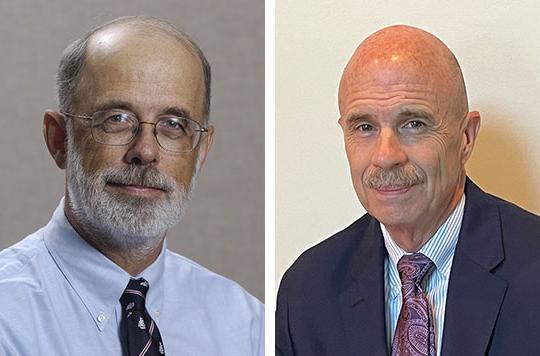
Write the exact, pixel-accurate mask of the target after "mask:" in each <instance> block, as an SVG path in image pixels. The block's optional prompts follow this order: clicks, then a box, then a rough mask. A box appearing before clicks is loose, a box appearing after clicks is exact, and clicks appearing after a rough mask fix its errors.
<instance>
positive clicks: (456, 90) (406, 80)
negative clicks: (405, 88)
mask: <svg viewBox="0 0 540 356" xmlns="http://www.w3.org/2000/svg"><path fill="white" fill-rule="evenodd" d="M400 84H412V85H419V86H425V87H429V89H430V90H432V91H433V95H434V96H435V98H436V99H437V101H440V103H441V105H448V107H441V108H440V109H441V110H442V111H443V112H446V113H448V114H450V115H451V116H454V115H455V116H457V117H460V118H461V117H463V115H464V114H465V113H467V111H468V103H467V94H466V90H465V84H464V81H463V75H462V73H461V69H460V67H459V64H458V62H457V60H456V58H455V56H454V55H453V53H452V52H451V51H450V49H449V48H448V47H447V46H446V45H445V44H444V43H443V42H442V41H441V40H439V39H438V38H437V37H435V36H433V35H432V34H430V33H428V32H426V31H423V30H421V29H418V28H415V27H410V26H403V25H398V26H391V27H387V28H384V29H382V30H379V31H377V32H375V33H373V34H372V35H371V36H369V37H368V38H366V39H365V40H364V41H363V42H362V43H361V44H360V45H359V46H358V48H357V49H356V51H355V52H354V54H353V56H352V57H351V59H350V60H349V62H348V63H347V66H346V67H345V70H344V72H343V76H342V78H341V82H340V86H339V108H340V113H341V115H342V116H343V115H345V111H346V110H347V108H346V104H347V97H349V96H350V94H351V93H352V92H355V91H357V90H359V89H361V88H367V87H369V88H372V89H373V90H375V91H377V90H384V88H385V87H386V86H392V85H400Z"/></svg>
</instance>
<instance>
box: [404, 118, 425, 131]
mask: <svg viewBox="0 0 540 356" xmlns="http://www.w3.org/2000/svg"><path fill="white" fill-rule="evenodd" d="M425 126H426V124H425V123H424V122H422V121H420V120H411V121H409V122H407V123H406V124H405V125H403V128H406V129H413V130H418V129H422V128H424V127H425Z"/></svg>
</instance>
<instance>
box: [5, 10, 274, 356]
mask: <svg viewBox="0 0 540 356" xmlns="http://www.w3.org/2000/svg"><path fill="white" fill-rule="evenodd" d="M57 78H58V82H57V89H58V92H57V94H58V99H59V108H58V110H48V111H47V112H46V113H45V115H44V120H43V133H44V138H45V143H46V145H47V148H48V150H49V152H50V154H51V156H52V158H53V160H54V162H55V163H56V165H57V166H58V167H59V168H60V169H65V170H66V179H65V187H66V189H65V196H64V198H62V200H61V201H60V203H59V205H58V207H57V208H56V211H55V212H54V214H53V217H52V219H51V221H50V222H49V223H48V224H47V226H45V227H44V228H42V229H40V230H39V231H37V232H35V233H34V234H32V235H30V236H28V237H26V238H25V239H24V240H22V241H21V242H19V243H18V244H16V245H14V246H12V247H10V248H8V249H6V250H4V251H2V252H1V253H0V305H1V306H2V307H1V308H0V355H19V356H30V355H55V356H73V355H126V356H133V355H134V356H142V355H231V356H233V355H234V356H236V355H263V354H264V341H263V340H264V327H263V314H264V313H263V306H262V305H261V303H260V302H259V301H258V300H256V299H255V298H253V297H252V296H251V295H249V294H248V293H247V292H246V291H244V289H242V288H241V287H240V286H239V285H237V284H236V283H234V282H232V281H230V280H228V279H226V278H223V277H221V276H218V275H216V274H214V273H212V272H210V271H208V270H207V269H205V268H204V267H202V266H200V265H198V264H197V263H195V262H193V261H190V260H188V259H187V258H185V257H182V256H180V255H178V254H176V253H173V252H171V251H169V250H168V249H167V246H166V241H165V235H166V233H167V230H168V229H169V228H171V227H172V226H174V225H175V224H177V223H179V222H180V220H181V218H182V215H183V212H184V210H185V207H186V203H187V201H188V200H189V199H190V198H191V195H192V192H193V187H194V185H195V180H196V178H197V175H198V173H199V171H200V169H201V167H202V166H203V164H204V162H205V159H206V157H207V154H208V152H209V149H210V146H211V143H212V135H213V132H214V128H213V126H212V125H210V123H209V120H208V114H209V108H210V67H209V65H208V63H207V61H206V59H205V57H204V55H203V53H202V52H201V50H200V49H199V47H198V46H197V45H196V44H195V43H194V42H192V41H191V40H190V39H189V38H188V37H187V36H186V35H185V34H183V33H182V32H180V31H178V30H176V29H175V28H174V27H173V26H172V25H170V24H168V23H166V22H164V21H162V20H159V19H156V18H151V17H124V18H120V19H117V20H114V21H112V22H110V23H107V24H105V25H102V26H99V27H98V28H96V29H94V30H92V31H90V32H89V33H87V34H85V35H84V36H83V37H82V38H81V39H78V40H76V41H75V42H73V43H72V44H71V45H70V46H68V48H67V49H66V50H65V51H64V54H63V56H62V60H61V63H60V67H59V70H58V76H57Z"/></svg>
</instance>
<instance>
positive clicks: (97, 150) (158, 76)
mask: <svg viewBox="0 0 540 356" xmlns="http://www.w3.org/2000/svg"><path fill="white" fill-rule="evenodd" d="M146 36H147V37H145V35H140V36H133V35H130V34H129V32H127V33H126V32H124V31H122V30H121V29H120V30H117V31H115V30H108V31H107V33H106V35H104V36H99V35H98V36H96V38H95V39H93V40H92V42H91V44H90V46H89V50H88V55H87V61H86V67H85V68H84V69H83V76H82V80H81V82H80V84H79V87H78V90H77V92H76V95H75V100H74V105H73V107H74V110H73V111H74V114H78V115H92V114H93V113H94V112H96V111H100V110H105V109H121V110H124V111H127V112H130V113H133V114H134V115H136V117H137V118H138V119H139V121H144V122H152V123H155V122H156V121H157V120H158V119H159V118H160V117H162V116H164V115H171V114H177V113H180V112H181V113H184V114H182V116H185V115H187V116H188V117H189V118H191V119H193V120H196V121H198V122H199V123H201V125H203V124H204V123H203V99H204V87H203V79H202V68H201V65H200V63H199V60H198V59H197V58H196V57H195V55H193V54H192V53H191V51H190V50H189V49H187V48H186V47H185V46H183V45H181V44H179V42H178V41H176V40H173V39H171V38H168V37H166V36H163V35H160V36H157V37H158V38H156V36H155V35H154V36H149V35H146ZM72 120H74V121H73V122H72V127H73V135H72V140H70V145H69V146H71V147H68V164H67V176H68V182H67V184H68V193H69V194H68V195H69V200H70V201H71V204H72V205H73V207H74V209H73V210H74V212H75V213H76V215H77V213H78V215H79V216H77V217H78V218H79V219H83V218H85V219H87V221H85V223H86V224H89V225H90V226H87V227H86V228H90V229H97V230H99V229H101V230H102V231H100V232H106V233H107V234H110V235H124V240H125V238H127V236H133V235H136V236H137V235H138V236H146V237H147V238H148V237H162V236H163V234H164V233H165V231H166V230H167V229H168V228H169V227H171V226H172V225H174V224H175V223H177V222H178V221H179V219H180V217H181V215H182V214H181V213H182V211H183V207H184V203H185V200H186V198H187V195H188V192H189V191H190V190H191V186H192V184H193V180H194V175H195V174H196V171H197V170H198V165H199V164H201V163H202V161H203V160H204V157H205V154H206V149H207V143H208V142H207V141H206V139H207V137H205V136H203V137H202V143H201V145H200V146H199V148H198V149H195V150H193V151H192V152H188V153H171V152H169V151H165V150H163V149H162V148H161V147H160V146H159V145H158V143H157V141H156V138H155V136H154V134H153V131H154V126H152V125H146V124H143V125H141V127H140V129H139V133H138V135H137V137H136V138H135V140H134V141H133V142H131V143H130V144H128V145H125V146H108V145H103V144H100V143H97V142H95V141H94V140H93V138H92V135H91V130H90V124H89V122H87V121H84V120H78V119H72ZM203 126H204V125H203ZM88 219H90V220H88ZM96 225H97V226H96ZM105 225H106V226H105ZM150 235H152V236H150ZM156 235H157V236H156ZM124 240H122V243H124V244H125V243H129V242H126V241H124ZM132 242H135V241H132ZM111 243H112V244H115V242H114V241H111ZM118 244H119V243H116V245H118ZM116 247H120V246H116ZM123 247H124V248H125V247H126V246H123Z"/></svg>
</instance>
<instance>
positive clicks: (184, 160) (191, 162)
mask: <svg viewBox="0 0 540 356" xmlns="http://www.w3.org/2000/svg"><path fill="white" fill-rule="evenodd" d="M196 162H197V154H196V153H194V152H192V153H189V154H185V155H183V156H168V157H162V159H161V162H160V164H159V165H158V169H159V170H160V171H161V172H162V173H163V174H166V175H168V176H169V177H171V178H173V179H174V180H175V181H176V182H177V183H178V184H180V185H183V186H187V185H189V184H190V183H191V178H192V176H193V173H194V172H195V167H196Z"/></svg>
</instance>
